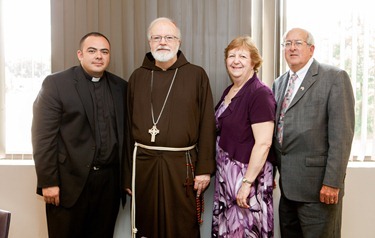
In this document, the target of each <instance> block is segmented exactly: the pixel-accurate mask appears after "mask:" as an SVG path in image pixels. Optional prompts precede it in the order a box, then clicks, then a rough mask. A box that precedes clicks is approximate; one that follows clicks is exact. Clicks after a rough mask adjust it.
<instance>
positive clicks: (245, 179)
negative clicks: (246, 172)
mask: <svg viewBox="0 0 375 238" xmlns="http://www.w3.org/2000/svg"><path fill="white" fill-rule="evenodd" d="M242 183H247V184H250V186H251V184H253V183H252V182H250V181H249V180H247V178H245V177H244V178H243V179H242Z"/></svg>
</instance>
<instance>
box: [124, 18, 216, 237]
mask: <svg viewBox="0 0 375 238" xmlns="http://www.w3.org/2000/svg"><path fill="white" fill-rule="evenodd" d="M147 36H148V40H149V44H150V48H151V52H149V53H147V54H146V56H145V58H144V61H143V64H142V66H141V67H140V68H138V69H136V70H135V71H134V72H133V74H132V75H131V77H130V79H129V116H130V120H131V127H132V128H131V131H132V136H133V139H134V142H135V144H134V157H133V174H132V176H133V183H132V189H131V191H130V189H129V192H130V193H131V194H132V196H133V199H132V201H133V203H132V221H133V224H132V232H133V237H135V236H136V237H149V238H151V237H152V238H158V237H159V238H168V237H180V238H181V237H186V238H192V237H200V231H199V223H200V216H201V208H202V206H203V204H202V197H203V192H204V190H205V189H206V188H207V187H208V185H209V183H210V177H211V175H212V174H213V173H214V170H215V157H214V151H215V121H214V109H213V108H214V107H213V99H212V93H211V89H210V84H209V79H208V77H207V74H206V72H205V71H204V69H203V68H201V67H199V66H196V65H193V64H190V63H189V62H188V61H187V60H186V58H185V56H184V55H183V53H182V52H181V51H180V50H179V47H180V45H181V33H180V30H179V28H178V27H177V26H176V24H175V23H174V22H173V21H172V20H170V19H168V18H158V19H156V20H154V21H153V22H152V23H151V24H150V26H149V28H148V35H147Z"/></svg>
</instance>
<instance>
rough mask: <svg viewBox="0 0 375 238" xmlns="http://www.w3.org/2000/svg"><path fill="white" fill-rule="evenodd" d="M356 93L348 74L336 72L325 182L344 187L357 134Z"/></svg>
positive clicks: (329, 110) (332, 92)
mask: <svg viewBox="0 0 375 238" xmlns="http://www.w3.org/2000/svg"><path fill="white" fill-rule="evenodd" d="M354 118H355V115H354V96H353V88H352V85H351V82H350V78H349V75H348V74H347V73H346V72H345V71H343V70H341V71H338V72H337V75H336V78H335V81H334V84H333V86H332V89H331V92H330V96H329V102H328V143H329V150H328V159H327V166H326V172H325V176H324V180H323V184H325V185H328V186H332V187H337V188H341V187H342V185H343V183H344V179H345V174H346V167H347V164H348V160H349V156H350V151H351V145H352V140H353V136H354V121H355V119H354Z"/></svg>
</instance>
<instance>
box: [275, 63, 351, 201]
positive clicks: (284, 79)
mask: <svg viewBox="0 0 375 238" xmlns="http://www.w3.org/2000/svg"><path fill="white" fill-rule="evenodd" d="M288 78H289V74H288V73H285V74H283V75H282V76H280V77H279V78H277V79H276V81H275V82H274V84H273V93H274V94H275V98H276V101H277V111H276V125H277V123H278V120H279V117H280V109H281V103H282V101H283V99H284V93H285V89H286V87H287V83H288ZM276 129H277V128H276ZM276 129H275V135H276ZM353 135H354V96H353V89H352V85H351V82H350V78H349V76H348V74H347V73H346V72H345V71H344V70H341V69H338V68H336V67H333V66H329V65H325V64H320V63H318V62H317V61H316V60H314V61H313V63H312V65H311V66H310V68H309V70H308V72H307V74H306V76H305V78H304V79H303V82H302V84H301V86H300V87H299V88H298V92H297V94H296V95H295V97H294V98H293V100H292V102H291V104H290V106H289V108H288V110H287V111H286V113H285V117H284V132H283V144H282V146H280V144H279V142H278V141H277V139H276V137H274V140H273V147H274V151H275V154H276V160H277V167H278V170H279V173H280V188H281V192H282V194H283V195H284V196H286V197H287V198H288V199H290V200H293V201H300V202H319V192H320V189H321V187H322V185H323V184H324V185H328V186H332V187H336V188H340V195H339V197H340V198H341V197H342V196H343V195H344V180H345V174H346V167H347V164H348V159H349V156H350V150H351V144H352V139H353Z"/></svg>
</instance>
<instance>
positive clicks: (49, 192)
mask: <svg viewBox="0 0 375 238" xmlns="http://www.w3.org/2000/svg"><path fill="white" fill-rule="evenodd" d="M42 193H43V197H44V201H45V202H46V203H50V204H52V205H55V206H58V205H60V188H59V187H58V186H54V187H48V188H43V189H42Z"/></svg>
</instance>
